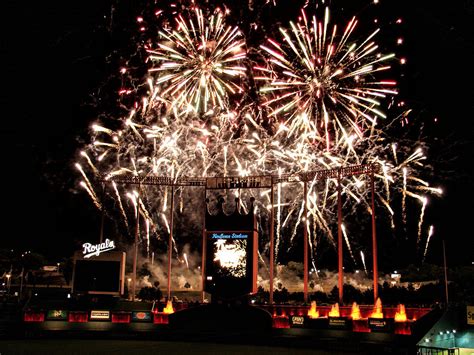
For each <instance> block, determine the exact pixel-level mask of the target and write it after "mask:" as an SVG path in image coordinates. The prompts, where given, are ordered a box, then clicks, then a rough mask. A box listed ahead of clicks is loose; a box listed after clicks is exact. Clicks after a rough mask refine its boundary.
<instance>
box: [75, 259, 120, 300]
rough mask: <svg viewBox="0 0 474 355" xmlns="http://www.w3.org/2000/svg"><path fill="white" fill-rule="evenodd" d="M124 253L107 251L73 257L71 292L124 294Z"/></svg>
mask: <svg viewBox="0 0 474 355" xmlns="http://www.w3.org/2000/svg"><path fill="white" fill-rule="evenodd" d="M124 279H125V253H123V252H116V251H109V252H107V253H104V254H99V255H93V256H90V255H88V254H84V253H83V252H76V254H75V255H74V270H73V292H74V293H83V294H86V293H88V294H105V295H117V296H118V295H122V294H123V293H124Z"/></svg>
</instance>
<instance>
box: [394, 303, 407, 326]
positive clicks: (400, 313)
mask: <svg viewBox="0 0 474 355" xmlns="http://www.w3.org/2000/svg"><path fill="white" fill-rule="evenodd" d="M406 321H407V314H406V312H405V306H404V305H403V304H399V305H398V307H397V313H395V322H406Z"/></svg>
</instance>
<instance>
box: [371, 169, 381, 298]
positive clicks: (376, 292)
mask: <svg viewBox="0 0 474 355" xmlns="http://www.w3.org/2000/svg"><path fill="white" fill-rule="evenodd" d="M370 195H371V201H370V204H371V205H370V208H371V209H372V257H373V276H374V304H375V302H376V301H377V298H378V297H379V282H378V279H379V270H378V265H377V231H376V227H375V187H374V170H373V168H372V170H371V172H370Z"/></svg>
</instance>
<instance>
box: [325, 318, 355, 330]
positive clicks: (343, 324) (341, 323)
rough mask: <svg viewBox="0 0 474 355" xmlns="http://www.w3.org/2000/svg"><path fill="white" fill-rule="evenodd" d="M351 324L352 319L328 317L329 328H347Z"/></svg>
mask: <svg viewBox="0 0 474 355" xmlns="http://www.w3.org/2000/svg"><path fill="white" fill-rule="evenodd" d="M351 326H352V320H350V319H349V318H347V317H329V328H333V329H348V328H349V327H351Z"/></svg>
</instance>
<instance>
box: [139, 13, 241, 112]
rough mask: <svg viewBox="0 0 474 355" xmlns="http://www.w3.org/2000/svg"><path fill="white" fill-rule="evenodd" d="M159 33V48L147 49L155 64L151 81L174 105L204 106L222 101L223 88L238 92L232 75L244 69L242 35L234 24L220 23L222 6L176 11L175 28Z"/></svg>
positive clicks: (225, 93)
mask: <svg viewBox="0 0 474 355" xmlns="http://www.w3.org/2000/svg"><path fill="white" fill-rule="evenodd" d="M159 36H160V39H161V41H160V42H159V43H158V48H156V49H151V48H149V49H148V52H149V53H150V60H151V61H152V62H153V63H156V64H157V65H156V66H155V67H153V68H152V69H150V72H151V73H152V74H156V79H155V85H157V86H159V87H163V88H164V89H163V91H161V92H160V94H159V95H160V96H161V97H163V98H169V99H170V100H171V101H172V105H173V106H174V107H177V108H178V109H182V108H185V109H188V108H190V107H191V108H192V109H193V110H195V111H199V112H208V110H209V109H211V108H213V107H220V108H224V107H226V102H227V98H228V93H230V94H236V93H240V92H242V90H243V88H242V87H241V86H240V85H239V84H238V83H236V82H235V81H233V79H236V78H239V77H242V76H244V75H245V67H244V66H243V65H242V64H241V62H242V60H243V59H244V58H245V56H246V53H245V51H244V49H243V46H244V41H243V39H242V35H241V32H240V31H239V29H238V28H237V27H234V28H232V27H230V26H226V25H225V16H224V14H223V13H222V12H221V11H219V10H218V11H216V13H215V14H213V15H212V16H210V18H207V17H206V16H205V15H204V14H203V12H202V10H201V9H199V8H195V9H194V16H193V17H190V18H188V19H186V18H184V17H183V16H181V15H179V16H178V17H177V18H176V28H175V29H173V30H168V29H163V30H162V31H160V32H159Z"/></svg>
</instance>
